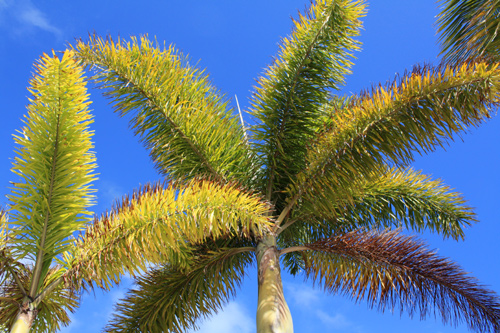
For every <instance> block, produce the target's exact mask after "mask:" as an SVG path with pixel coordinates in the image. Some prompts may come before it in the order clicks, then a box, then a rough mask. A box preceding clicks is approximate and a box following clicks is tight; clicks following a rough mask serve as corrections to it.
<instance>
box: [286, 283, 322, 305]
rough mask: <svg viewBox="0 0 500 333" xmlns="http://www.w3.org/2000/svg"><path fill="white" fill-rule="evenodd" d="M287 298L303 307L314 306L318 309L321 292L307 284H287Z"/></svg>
mask: <svg viewBox="0 0 500 333" xmlns="http://www.w3.org/2000/svg"><path fill="white" fill-rule="evenodd" d="M284 288H285V297H287V298H289V299H290V300H292V301H293V302H295V303H296V304H300V306H301V307H309V306H311V305H314V306H315V307H317V305H318V302H319V301H320V296H321V292H320V291H319V290H317V289H313V288H312V287H309V286H307V285H305V284H300V285H298V284H292V283H285V284H284Z"/></svg>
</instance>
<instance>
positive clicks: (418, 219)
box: [283, 168, 476, 240]
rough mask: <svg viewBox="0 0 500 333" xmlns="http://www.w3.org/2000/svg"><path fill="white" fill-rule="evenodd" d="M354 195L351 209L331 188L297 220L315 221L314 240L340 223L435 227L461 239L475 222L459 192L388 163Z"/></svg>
mask: <svg viewBox="0 0 500 333" xmlns="http://www.w3.org/2000/svg"><path fill="white" fill-rule="evenodd" d="M351 196H352V198H353V202H354V204H353V205H352V206H350V207H349V208H348V209H343V207H339V206H338V205H337V203H336V202H335V198H329V197H328V192H326V193H325V194H324V195H320V196H318V197H316V198H315V201H314V202H310V201H306V200H304V201H303V202H301V203H300V206H298V207H297V209H296V210H295V211H294V215H295V216H294V217H292V220H297V224H300V223H301V220H302V219H303V221H304V223H311V222H312V223H313V225H311V228H314V229H316V230H314V232H315V235H311V236H309V237H311V239H318V238H319V237H327V236H329V235H331V234H332V233H333V232H335V231H338V230H339V228H341V229H343V230H354V229H357V228H360V227H369V228H374V229H380V228H390V227H404V228H405V229H408V230H414V231H417V232H421V231H423V230H430V231H433V232H437V233H439V234H441V235H443V236H444V237H451V238H453V239H455V240H456V239H463V238H464V228H465V227H467V226H470V225H471V224H472V223H473V222H476V218H475V214H474V213H473V211H472V208H470V207H468V206H466V205H465V199H464V198H463V197H462V195H461V194H460V193H457V192H453V191H452V189H451V188H450V187H449V186H446V185H445V184H443V183H442V182H441V181H440V180H432V179H431V178H430V177H429V176H426V175H424V174H422V173H420V172H417V171H414V170H412V169H406V170H400V169H397V168H389V169H387V170H386V171H385V172H384V174H383V175H382V176H381V177H379V178H377V177H368V178H365V179H363V180H362V181H361V182H360V186H359V188H358V189H357V191H356V192H354V193H352V194H351ZM301 216H304V217H303V218H302V217H301ZM332 224H333V225H332ZM297 228H299V229H300V228H301V227H300V226H297V227H296V228H294V229H293V230H290V231H289V232H286V230H285V231H283V233H285V234H283V236H284V238H295V239H296V238H297V235H298V234H301V232H300V231H299V230H298V229H297ZM305 232H306V233H308V232H309V228H307V231H305ZM287 235H288V236H287ZM318 236H319V237H318Z"/></svg>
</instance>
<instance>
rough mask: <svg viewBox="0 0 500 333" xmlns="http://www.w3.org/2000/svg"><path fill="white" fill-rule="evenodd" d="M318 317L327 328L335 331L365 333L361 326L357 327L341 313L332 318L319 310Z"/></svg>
mask: <svg viewBox="0 0 500 333" xmlns="http://www.w3.org/2000/svg"><path fill="white" fill-rule="evenodd" d="M316 316H317V317H318V318H319V320H320V321H321V322H322V323H323V324H324V325H325V326H326V327H329V328H332V329H333V330H336V331H345V332H356V333H362V332H363V329H362V328H361V327H360V326H357V325H355V324H354V323H353V322H351V321H349V320H348V319H347V318H346V317H345V316H344V315H342V314H340V313H337V314H335V315H334V316H331V315H329V314H327V313H325V312H323V311H321V310H318V311H317V312H316Z"/></svg>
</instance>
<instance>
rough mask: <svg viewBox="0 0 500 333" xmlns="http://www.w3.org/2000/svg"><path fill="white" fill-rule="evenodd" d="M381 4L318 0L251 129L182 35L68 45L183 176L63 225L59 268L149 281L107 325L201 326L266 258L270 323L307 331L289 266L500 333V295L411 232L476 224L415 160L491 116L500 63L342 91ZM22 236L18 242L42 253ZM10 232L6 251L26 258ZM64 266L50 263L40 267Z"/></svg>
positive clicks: (266, 82) (71, 273)
mask: <svg viewBox="0 0 500 333" xmlns="http://www.w3.org/2000/svg"><path fill="white" fill-rule="evenodd" d="M364 15H365V3H364V2H363V1H356V0H337V1H334V0H317V1H315V2H313V3H312V4H311V6H310V8H309V9H308V10H307V11H306V13H304V14H302V15H300V16H299V17H298V18H297V19H296V20H295V21H294V29H293V32H292V34H291V35H290V36H289V37H288V38H285V39H283V41H282V43H281V46H280V50H279V54H278V56H277V57H276V59H275V61H274V63H273V64H272V65H270V66H269V67H268V68H267V70H266V71H265V73H264V74H263V76H262V77H260V78H259V80H258V83H257V86H256V88H255V91H254V95H253V97H252V100H251V106H250V109H249V110H248V113H249V114H250V115H251V116H252V117H253V119H254V121H255V125H253V126H251V127H250V130H249V132H248V133H247V132H246V128H245V126H242V124H240V122H239V119H238V116H237V115H236V112H235V110H233V109H232V108H231V106H230V104H229V103H228V101H227V100H226V99H225V98H224V96H223V95H222V94H221V93H220V92H219V91H218V90H217V89H216V88H214V87H213V85H212V84H211V82H210V80H209V79H208V76H207V75H205V74H204V72H203V71H200V70H199V69H197V68H195V67H194V66H192V65H191V64H190V62H189V61H188V59H187V58H186V57H184V56H183V55H182V54H181V53H180V52H178V51H177V50H176V49H175V48H174V47H172V46H169V47H165V46H161V45H159V44H158V43H157V42H152V41H150V40H149V39H148V38H147V36H143V37H140V38H131V40H130V41H124V40H121V39H119V40H117V41H115V40H113V39H111V38H108V39H102V38H99V37H95V36H92V37H90V38H89V40H88V41H79V42H77V43H76V45H74V47H73V48H72V51H69V52H71V53H73V52H74V57H75V59H76V60H77V62H79V63H80V64H81V65H83V66H86V67H87V68H89V69H91V70H93V72H94V76H93V77H92V79H93V80H94V81H95V82H96V83H97V85H98V86H99V87H100V88H102V89H103V90H104V91H105V94H106V96H108V97H109V98H110V99H111V101H112V104H113V106H114V108H115V110H116V111H117V112H118V113H119V114H120V115H121V116H125V115H127V116H129V117H130V122H131V126H132V128H133V129H134V131H135V133H136V134H137V135H138V136H139V137H140V139H141V140H142V142H143V143H144V146H145V147H146V149H148V151H149V152H150V155H151V158H152V160H153V163H154V164H155V166H156V167H157V169H158V170H159V172H160V173H161V174H162V175H163V176H164V177H165V178H166V179H167V181H166V182H165V183H157V184H153V185H147V186H144V187H142V188H140V189H139V190H137V191H136V192H134V193H133V195H131V196H130V197H125V198H123V200H122V201H121V202H120V203H118V204H117V205H116V206H115V207H114V208H113V209H112V210H110V211H109V212H106V213H104V214H103V215H101V216H99V217H95V218H94V220H93V222H92V223H90V224H88V225H87V226H86V228H85V232H84V233H82V234H81V235H80V236H79V237H78V238H77V239H76V240H75V241H74V242H73V243H72V244H71V245H69V244H68V243H67V242H66V243H64V240H65V239H66V238H62V239H61V241H62V242H63V243H62V244H63V245H61V246H60V247H58V245H53V246H52V247H51V249H52V250H51V251H53V252H51V255H52V257H51V258H54V257H57V258H58V259H60V262H61V265H63V267H64V271H63V272H61V273H59V275H57V278H62V279H63V280H64V281H65V282H66V283H67V285H70V286H74V288H90V289H91V288H94V287H101V288H104V289H108V288H109V287H110V286H112V285H113V284H115V283H119V282H120V279H121V277H122V276H123V275H124V274H126V273H129V274H133V275H135V276H136V288H135V289H133V290H131V291H130V292H129V293H128V294H127V295H126V297H125V298H124V299H123V300H121V301H120V302H119V303H118V305H117V308H116V313H115V314H114V317H113V319H112V320H111V322H110V323H109V325H108V326H107V327H106V329H107V330H108V331H112V332H115V331H127V332H128V331H131V332H163V331H165V332H179V331H181V332H183V331H186V330H188V329H190V328H193V327H195V325H196V321H197V319H199V318H203V317H206V316H209V315H211V314H213V313H214V312H216V311H217V310H218V309H220V308H221V307H222V306H223V305H224V304H225V303H226V302H227V301H228V300H229V299H230V298H231V297H232V296H234V295H235V294H236V293H237V290H238V286H239V285H240V284H241V282H242V280H243V278H244V275H245V271H246V269H247V268H248V267H249V266H250V265H252V264H256V265H257V269H258V308H257V330H258V332H259V333H263V332H293V324H292V317H291V313H290V311H289V309H288V305H287V303H286V300H285V295H284V292H283V287H282V282H281V269H285V270H287V271H288V272H290V273H291V274H292V275H295V276H302V277H305V278H306V279H308V280H312V281H314V282H315V284H316V285H317V286H319V287H322V288H324V289H325V290H327V291H329V292H332V293H335V294H343V295H347V296H348V297H351V298H353V299H355V300H366V301H367V302H368V304H369V305H371V306H373V307H377V308H379V309H381V310H385V309H389V310H394V309H399V310H401V311H404V312H407V313H409V314H410V315H413V314H416V313H418V314H419V315H420V316H421V317H427V316H431V315H438V316H440V317H441V318H442V320H443V322H445V323H450V324H455V323H458V322H465V323H466V324H467V325H468V326H469V327H470V328H471V329H473V330H476V331H478V332H496V331H498V330H500V299H499V297H498V296H497V295H496V294H495V293H493V292H492V291H490V290H488V289H486V288H485V287H483V286H482V285H480V284H479V283H478V282H477V281H476V280H475V279H474V278H473V277H471V276H470V275H468V274H467V273H465V272H464V271H463V270H462V269H461V268H460V267H459V266H458V265H456V264H455V263H453V262H451V261H450V260H448V259H446V258H443V257H440V256H438V255H437V254H436V253H434V252H432V251H430V250H428V249H427V248H426V246H425V244H423V242H421V241H420V240H418V239H417V238H415V237H413V236H408V235H406V234H405V233H403V231H402V229H406V230H409V231H417V232H419V231H424V230H430V231H433V232H436V233H439V234H441V235H443V236H444V237H445V238H452V239H456V240H459V239H462V238H463V237H464V229H465V227H467V226H469V225H471V224H472V223H474V222H476V216H475V214H474V212H473V211H472V209H471V208H470V207H468V206H467V205H466V204H465V200H464V199H463V197H462V195H461V194H459V193H457V192H454V191H452V190H451V189H450V188H449V187H447V186H446V185H444V184H443V183H442V182H441V181H438V180H433V179H431V178H430V177H429V176H426V175H425V174H423V173H421V172H419V171H415V170H413V169H412V168H410V167H409V164H410V163H411V162H412V161H413V158H414V156H415V153H420V154H422V153H427V152H430V151H432V150H434V149H435V148H437V147H439V146H443V145H445V144H446V143H448V142H449V141H451V140H453V137H454V135H456V134H458V135H460V133H463V132H464V131H465V130H467V129H468V128H470V127H474V126H479V125H480V124H481V123H483V122H484V121H486V120H487V119H488V118H489V117H490V116H491V114H492V110H494V109H495V108H496V107H497V106H498V105H499V103H500V69H499V68H498V64H497V63H495V62H492V61H483V62H481V61H467V62H463V63H459V62H457V63H453V64H451V63H443V64H441V65H439V66H436V67H432V66H423V67H415V68H413V70H411V71H408V72H407V73H405V74H404V75H401V76H400V77H399V78H398V79H396V80H395V81H394V82H392V83H390V84H387V85H384V86H382V85H381V86H378V87H376V88H373V89H372V90H371V91H365V92H362V93H361V94H359V95H354V96H339V95H337V94H336V93H338V89H339V88H340V87H341V86H342V85H343V83H344V81H345V79H346V76H347V75H348V74H349V73H350V68H351V66H352V61H353V53H354V52H355V51H357V50H358V49H359V48H360V43H359V42H358V41H357V40H356V38H357V36H358V35H359V30H360V29H361V19H362V17H363V16H364ZM50 133H53V132H50ZM56 133H57V131H56ZM23 174H25V173H23ZM68 182H70V183H71V181H69V180H68ZM26 188H27V191H29V189H30V188H31V187H28V186H27V187H26ZM16 193H19V194H16V195H17V196H16V195H13V196H12V197H13V199H12V200H13V201H14V202H17V201H15V200H17V199H16V198H17V197H22V193H23V192H21V191H19V192H16ZM23 198H24V197H23ZM24 200H26V199H24ZM18 201H19V202H21V203H22V202H23V200H20V199H19V200H18ZM39 201H40V202H44V201H43V199H40V200H39ZM58 207H59V206H58ZM61 207H62V206H61ZM18 211H20V212H21V213H22V212H23V209H22V208H20V209H18ZM19 225H22V226H25V225H29V223H28V222H23V224H21V223H19ZM11 229H12V228H10V227H9V230H8V233H9V234H10V233H12V232H15V231H12V230H15V228H14V229H12V230H11ZM15 235H17V234H15ZM67 236H68V235H66V236H65V237H67ZM54 237H55V236H54ZM17 238H18V239H19V240H18V241H17V240H16V242H18V243H15V244H20V245H19V247H18V248H19V251H20V250H21V249H29V247H28V246H27V245H26V244H25V243H27V241H26V238H23V237H17ZM32 238H33V239H34V238H35V237H32ZM42 238H43V237H42ZM42 238H40V239H42ZM2 239H5V240H7V241H8V240H9V239H10V238H8V237H3V238H2ZM37 239H38V238H37ZM7 241H5V244H0V245H2V247H0V250H3V251H4V252H0V253H7V254H6V255H5V260H4V261H5V262H10V261H9V260H14V259H15V260H17V257H14V256H12V255H11V254H10V253H9V252H8V251H10V249H11V248H13V249H17V248H16V247H13V246H11V245H9V244H7ZM54 244H55V243H54ZM25 245H26V246H25ZM38 248H40V246H37V247H35V249H34V250H35V252H34V253H37V252H36V249H38ZM52 253H54V254H52ZM2 267H4V266H1V267H0V269H2ZM5 267H6V268H5V269H3V270H0V277H3V276H9V278H8V281H9V282H10V284H11V285H12V286H13V290H16V292H17V293H18V294H19V293H21V295H22V290H23V288H22V283H16V280H20V278H18V279H16V278H15V277H16V276H20V273H17V275H12V274H11V275H9V274H10V271H11V270H15V271H16V272H21V271H22V269H18V268H16V267H17V266H15V264H9V266H5ZM10 267H12V268H10ZM37 267H38V268H37ZM50 267H52V266H51V265H50V262H49V261H48V259H47V260H45V261H43V260H42V261H41V263H40V264H38V261H37V264H36V265H35V268H34V272H42V273H44V272H45V273H46V272H48V271H50ZM2 274H3V275H2ZM36 274H40V273H36ZM33 276H38V275H35V273H33ZM37 281H39V280H37ZM58 281H61V280H58ZM40 283H41V282H38V285H32V286H29V287H28V290H30V291H29V293H30V294H28V295H27V296H31V289H33V290H34V291H35V292H39V291H40V290H42V289H40V288H41V285H40ZM48 283H49V284H50V281H48ZM19 290H21V291H19ZM26 293H28V292H26ZM25 296H26V295H25ZM29 303H30V302H27V304H29ZM15 317H16V315H15V314H14V315H12V314H11V315H10V316H9V318H14V319H15Z"/></svg>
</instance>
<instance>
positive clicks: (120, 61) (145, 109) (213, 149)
mask: <svg viewBox="0 0 500 333" xmlns="http://www.w3.org/2000/svg"><path fill="white" fill-rule="evenodd" d="M75 49H76V52H77V56H78V57H79V59H80V60H81V61H82V62H83V63H84V64H86V65H88V66H89V67H92V68H93V69H95V70H96V72H97V74H96V76H95V78H96V80H97V82H98V84H99V85H100V86H101V87H102V88H104V89H106V90H107V92H106V95H107V96H109V97H110V98H111V99H112V101H113V104H114V107H115V109H116V111H118V112H119V113H120V115H125V114H128V113H131V114H133V118H132V119H131V125H132V127H133V128H134V129H135V132H136V134H139V135H140V136H141V138H142V140H143V142H144V144H145V146H146V147H147V149H149V150H150V154H151V158H152V159H153V161H154V163H155V164H156V166H157V168H158V169H159V171H160V172H162V173H163V174H165V175H167V174H168V175H169V177H170V178H172V179H176V180H177V179H182V178H185V177H187V176H188V177H200V176H209V177H210V178H212V179H216V180H218V181H220V182H224V181H226V180H231V181H234V180H236V181H239V182H241V183H248V181H249V179H250V178H251V175H252V172H251V168H252V159H251V157H250V152H249V151H248V149H247V145H246V142H245V140H244V131H243V129H242V127H241V126H240V124H239V122H238V119H237V118H236V117H235V116H234V115H233V110H232V109H230V108H229V107H228V105H227V102H226V101H225V100H224V98H223V96H221V95H220V93H219V92H218V91H216V90H215V89H214V87H213V86H212V85H211V83H210V82H209V80H208V77H207V76H206V75H205V74H204V73H203V71H200V70H197V69H196V68H194V67H193V66H192V65H190V64H189V63H188V62H187V60H185V59H183V57H182V55H181V54H179V53H178V52H177V51H175V49H174V48H173V47H172V46H171V47H169V48H168V49H166V48H163V49H162V48H160V47H158V46H155V45H154V43H153V42H151V41H149V40H148V39H147V37H142V38H141V39H140V42H139V41H138V40H137V39H135V38H132V40H131V42H128V43H125V42H123V41H121V40H119V41H118V42H117V43H115V42H113V41H112V40H111V39H108V40H107V41H104V40H103V39H101V38H95V37H91V38H90V40H89V42H88V43H87V44H86V43H83V42H79V43H78V44H77V45H76V48H75Z"/></svg>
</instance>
